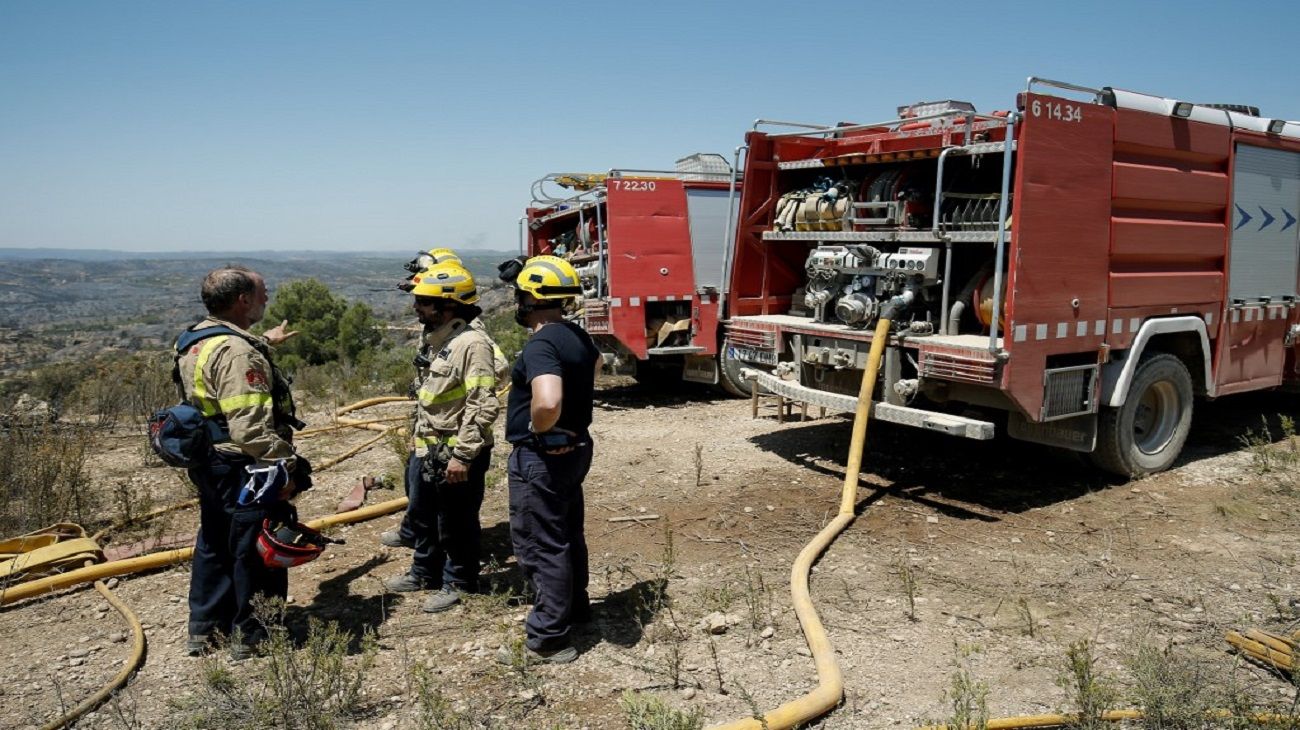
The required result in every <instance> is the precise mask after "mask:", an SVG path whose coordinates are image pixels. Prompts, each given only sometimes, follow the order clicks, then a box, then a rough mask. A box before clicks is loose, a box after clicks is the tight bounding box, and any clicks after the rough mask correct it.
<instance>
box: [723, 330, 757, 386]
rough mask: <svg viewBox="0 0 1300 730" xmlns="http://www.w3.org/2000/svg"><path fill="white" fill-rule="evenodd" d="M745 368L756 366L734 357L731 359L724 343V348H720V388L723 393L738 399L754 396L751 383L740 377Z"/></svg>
mask: <svg viewBox="0 0 1300 730" xmlns="http://www.w3.org/2000/svg"><path fill="white" fill-rule="evenodd" d="M745 367H754V366H753V365H751V364H749V363H744V362H741V361H740V360H737V359H736V358H734V357H729V356H728V355H727V346H726V343H723V345H722V347H720V348H718V386H719V387H721V388H722V390H723V392H725V393H726V394H727V395H733V396H736V397H737V398H748V397H750V395H752V394H753V391H752V390H751V384H750V381H748V380H743V379H741V377H740V369H741V368H745Z"/></svg>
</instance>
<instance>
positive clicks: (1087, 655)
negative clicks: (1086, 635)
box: [1057, 639, 1119, 730]
mask: <svg viewBox="0 0 1300 730" xmlns="http://www.w3.org/2000/svg"><path fill="white" fill-rule="evenodd" d="M1057 684H1058V685H1060V686H1061V687H1062V688H1063V689H1064V690H1065V691H1066V694H1067V695H1069V697H1070V700H1071V702H1072V704H1073V705H1074V712H1075V713H1076V715H1075V719H1074V722H1072V723H1071V724H1070V725H1069V727H1071V728H1076V730H1101V729H1102V728H1106V727H1109V724H1108V723H1107V722H1106V721H1105V720H1103V719H1102V714H1103V713H1105V712H1106V710H1109V709H1112V705H1113V704H1114V703H1115V700H1116V699H1118V698H1119V692H1118V691H1117V690H1116V689H1115V687H1114V686H1113V685H1112V683H1111V680H1110V679H1109V678H1108V677H1106V676H1104V675H1102V674H1101V672H1100V671H1099V670H1098V668H1097V658H1096V657H1095V656H1094V655H1093V653H1092V643H1091V642H1089V641H1087V640H1086V639H1084V640H1081V641H1077V642H1075V643H1073V644H1070V646H1069V648H1068V649H1066V652H1065V661H1064V663H1063V664H1062V666H1061V673H1060V676H1059V677H1058V678H1057Z"/></svg>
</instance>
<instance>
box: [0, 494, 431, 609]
mask: <svg viewBox="0 0 1300 730" xmlns="http://www.w3.org/2000/svg"><path fill="white" fill-rule="evenodd" d="M404 509H406V497H398V498H397V499H391V500H389V501H387V502H380V503H379V504H374V505H371V506H369V507H362V508H361V509H357V510H352V511H351V512H344V513H343V514H338V515H329V516H328V517H321V518H320V519H316V520H312V521H311V522H308V523H307V525H308V526H309V527H312V528H314V529H317V530H319V529H320V528H322V527H329V526H330V525H344V524H352V523H354V522H364V521H366V520H371V519H374V518H376V517H381V516H383V515H387V514H392V513H393V512H398V511H401V510H404ZM193 555H194V548H180V549H178V550H165V551H163V552H160V553H154V554H152V555H144V556H141V557H138V558H130V559H128V560H114V561H113V562H111V563H100V564H98V565H92V566H90V567H88V568H80V569H78V570H72V571H68V572H67V573H60V574H58V575H51V576H49V577H47V578H41V579H39V580H33V581H28V582H26V583H19V584H18V585H15V586H10V587H9V588H6V589H4V590H2V591H0V606H5V605H8V604H10V603H15V602H17V601H21V600H24V599H27V598H32V597H34V596H40V595H43V594H46V593H50V592H52V591H57V590H60V589H63V588H68V587H71V586H75V585H78V584H80V583H85V582H87V581H92V580H101V579H104V578H110V577H113V576H118V575H127V574H129V573H139V572H141V571H145V570H154V569H156V568H165V567H167V566H169V565H175V564H177V563H183V562H185V561H186V560H189V559H190V558H191V557H192V556H193Z"/></svg>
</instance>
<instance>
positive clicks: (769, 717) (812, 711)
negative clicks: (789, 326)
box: [714, 315, 890, 730]
mask: <svg viewBox="0 0 1300 730" xmlns="http://www.w3.org/2000/svg"><path fill="white" fill-rule="evenodd" d="M889 322H890V320H889V319H888V318H887V316H886V315H882V316H881V318H880V320H879V322H878V323H877V324H876V332H875V336H874V337H872V339H871V353H870V354H869V355H868V356H867V369H866V370H865V371H863V373H862V385H861V386H860V387H859V388H858V410H857V413H856V414H854V417H853V438H852V440H851V441H850V442H849V462H848V470H847V471H846V472H845V474H844V488H843V490H842V492H841V495H840V511H839V514H837V515H836V516H835V519H833V520H831V522H830V523H829V524H827V525H826V526H825V527H823V528H822V531H821V532H819V533H817V535H816V537H814V538H813V539H812V541H810V542H809V543H808V544H807V545H805V546H804V548H803V550H801V551H800V552H799V556H798V557H797V558H795V561H794V565H793V566H792V567H791V569H790V597H791V601H792V603H793V604H794V612H795V616H797V617H798V619H799V626H800V627H801V628H802V629H803V634H804V637H805V638H806V639H807V640H808V648H809V649H810V650H811V651H812V655H813V664H814V665H815V666H816V668H817V686H816V687H815V688H813V690H812V691H811V692H809V693H808V694H806V695H804V696H803V697H800V698H798V699H795V700H791V701H790V702H787V703H785V704H784V705H781V706H780V707H778V708H776V709H775V710H771V711H770V712H768V713H767V714H765V715H763V716H762V717H746V718H743V719H740V720H734V721H732V722H729V723H727V724H725V725H719V726H717V727H716V728H715V729H714V730H785V729H786V728H792V727H797V726H799V725H802V724H804V723H806V722H808V721H810V720H812V719H813V718H816V717H820V716H821V715H824V714H825V713H827V712H829V711H831V710H833V709H835V706H836V705H838V704H839V703H840V699H841V698H842V697H843V696H844V675H843V673H842V672H840V667H839V663H838V662H836V661H835V649H834V648H833V647H831V642H830V639H829V638H828V637H827V636H826V629H825V627H823V626H822V622H821V618H820V617H818V615H817V609H816V608H814V607H813V605H812V596H811V595H810V594H809V590H808V575H809V573H811V572H812V566H813V563H814V562H816V561H817V558H818V557H820V556H821V554H822V552H824V551H825V550H826V548H827V547H829V546H830V544H831V542H832V541H834V540H835V538H836V537H837V536H839V534H840V533H841V532H843V531H844V528H845V527H848V525H849V523H850V522H852V521H853V519H854V517H855V516H856V514H855V512H854V508H855V506H856V505H857V494H858V475H859V473H860V472H861V470H862V452H863V450H864V449H865V447H866V443H867V421H868V419H869V418H870V413H871V396H872V393H873V391H874V390H875V385H876V372H877V371H878V370H879V368H880V356H881V354H882V353H883V352H884V351H885V344H886V343H887V342H888V341H889Z"/></svg>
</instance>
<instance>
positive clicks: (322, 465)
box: [313, 426, 403, 473]
mask: <svg viewBox="0 0 1300 730" xmlns="http://www.w3.org/2000/svg"><path fill="white" fill-rule="evenodd" d="M402 428H403V426H397V427H395V428H389V429H386V430H385V431H384V432H383V433H381V434H379V435H378V436H376V437H374V438H372V439H370V440H369V441H367V442H365V443H364V444H361V445H360V446H357V447H355V448H353V449H351V450H349V451H347V452H345V453H343V454H340V455H339V456H336V457H334V458H333V459H326V460H325V461H322V462H321V463H320V465H319V466H317V467H314V469H313V473H318V472H322V471H325V470H326V469H329V468H330V467H333V466H337V465H338V464H340V463H342V462H343V461H346V460H348V459H351V458H352V457H354V456H356V455H357V454H360V453H361V452H362V451H365V450H366V449H368V448H370V447H371V446H374V445H375V444H377V443H379V442H380V441H382V440H384V439H386V438H388V435H389V434H390V433H393V432H394V431H400V430H402Z"/></svg>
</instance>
